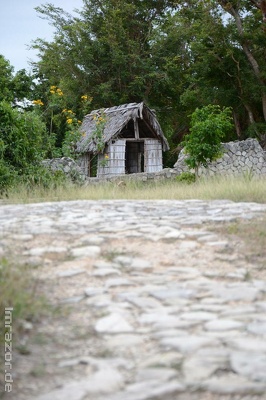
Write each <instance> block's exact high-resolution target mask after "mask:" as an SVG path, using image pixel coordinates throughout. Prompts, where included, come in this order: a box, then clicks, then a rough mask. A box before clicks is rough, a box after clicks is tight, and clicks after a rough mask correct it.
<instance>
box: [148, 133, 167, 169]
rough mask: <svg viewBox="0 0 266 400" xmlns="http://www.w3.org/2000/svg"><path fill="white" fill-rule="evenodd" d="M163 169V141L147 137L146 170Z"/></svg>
mask: <svg viewBox="0 0 266 400" xmlns="http://www.w3.org/2000/svg"><path fill="white" fill-rule="evenodd" d="M162 169H163V154H162V143H161V142H160V140H157V139H145V144H144V172H159V171H161V170H162Z"/></svg>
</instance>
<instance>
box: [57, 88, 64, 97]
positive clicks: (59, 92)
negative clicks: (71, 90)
mask: <svg viewBox="0 0 266 400" xmlns="http://www.w3.org/2000/svg"><path fill="white" fill-rule="evenodd" d="M56 93H57V94H58V95H59V96H63V92H62V90H61V89H59V88H58V89H56Z"/></svg>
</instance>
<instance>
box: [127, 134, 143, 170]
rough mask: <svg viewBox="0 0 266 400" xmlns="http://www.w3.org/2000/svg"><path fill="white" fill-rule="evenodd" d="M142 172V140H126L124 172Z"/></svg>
mask: <svg viewBox="0 0 266 400" xmlns="http://www.w3.org/2000/svg"><path fill="white" fill-rule="evenodd" d="M139 172H144V141H139V142H135V141H134V142H131V141H127V142H126V174H136V173H139Z"/></svg>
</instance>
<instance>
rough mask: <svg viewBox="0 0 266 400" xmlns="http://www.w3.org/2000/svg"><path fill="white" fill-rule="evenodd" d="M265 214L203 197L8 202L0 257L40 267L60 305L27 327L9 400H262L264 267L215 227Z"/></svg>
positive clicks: (265, 395)
mask: <svg viewBox="0 0 266 400" xmlns="http://www.w3.org/2000/svg"><path fill="white" fill-rule="evenodd" d="M265 212H266V206H265V205H259V204H255V203H233V202H230V201H210V202H207V201H199V200H190V201H98V202H96V201H74V202H58V203H43V204H31V205H10V206H1V207H0V254H2V255H3V254H6V253H7V252H9V253H10V251H12V252H13V254H16V255H17V256H18V257H20V260H24V261H25V262H27V263H29V264H30V265H32V267H34V266H35V268H33V274H34V275H35V276H38V279H39V280H40V284H39V286H40V287H41V291H42V292H44V293H45V295H46V296H47V298H48V299H49V301H50V302H51V303H52V304H53V305H58V306H60V307H61V308H62V311H61V312H59V313H58V314H56V315H54V316H53V317H51V316H50V317H47V318H46V317H44V318H43V320H41V321H40V322H39V323H38V324H37V326H33V327H31V326H29V339H28V342H27V347H28V349H29V354H27V355H22V354H16V355H15V357H14V358H15V361H14V362H15V365H14V371H13V374H14V385H13V392H12V393H11V394H10V395H8V396H7V398H8V399H12V400H68V399H69V400H229V399H230V400H240V399H241V400H242V399H245V400H255V399H256V400H257V399H259V400H262V399H263V400H264V399H266V279H265V272H264V275H263V273H261V274H260V273H259V271H257V269H256V265H254V264H253V265H251V264H248V262H247V261H246V259H245V257H244V256H243V255H242V253H241V252H240V249H239V248H238V245H237V242H232V241H230V240H228V238H227V237H225V236H222V235H221V234H219V233H215V230H213V229H211V227H215V226H216V225H220V224H221V223H223V222H230V221H235V220H236V219H239V218H241V219H252V218H259V217H260V216H261V215H262V214H265ZM29 325H30V324H29ZM26 339H27V338H26ZM26 339H25V340H26Z"/></svg>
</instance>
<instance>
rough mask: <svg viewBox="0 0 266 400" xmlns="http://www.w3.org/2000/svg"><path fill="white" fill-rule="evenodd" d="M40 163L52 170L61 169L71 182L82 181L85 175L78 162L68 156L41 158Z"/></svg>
mask: <svg viewBox="0 0 266 400" xmlns="http://www.w3.org/2000/svg"><path fill="white" fill-rule="evenodd" d="M42 164H43V165H44V166H45V167H46V168H49V169H51V170H52V171H62V172H63V173H64V174H65V175H66V176H67V177H68V178H70V179H71V180H72V181H73V182H84V181H85V180H86V176H85V175H84V174H83V172H82V170H81V168H80V167H79V166H78V164H77V163H76V162H75V161H74V160H73V159H72V158H70V157H62V158H52V159H47V160H43V161H42Z"/></svg>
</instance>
